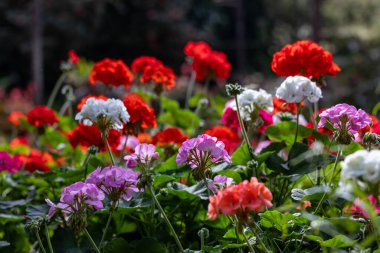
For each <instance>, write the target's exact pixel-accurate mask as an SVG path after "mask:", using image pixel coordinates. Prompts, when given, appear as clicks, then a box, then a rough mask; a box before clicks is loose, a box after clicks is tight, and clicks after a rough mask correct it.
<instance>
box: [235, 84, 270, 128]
mask: <svg viewBox="0 0 380 253" xmlns="http://www.w3.org/2000/svg"><path fill="white" fill-rule="evenodd" d="M237 100H238V103H239V108H240V113H241V115H242V117H243V119H244V120H246V121H250V120H251V114H252V112H253V111H254V110H255V109H256V108H260V109H265V110H268V111H271V110H273V102H272V95H271V94H269V93H268V92H266V91H265V90H263V89H259V90H258V91H257V90H251V89H246V90H244V91H243V92H242V93H241V94H239V95H238V97H237ZM231 107H232V108H233V109H234V110H236V104H235V103H233V104H232V106H231Z"/></svg>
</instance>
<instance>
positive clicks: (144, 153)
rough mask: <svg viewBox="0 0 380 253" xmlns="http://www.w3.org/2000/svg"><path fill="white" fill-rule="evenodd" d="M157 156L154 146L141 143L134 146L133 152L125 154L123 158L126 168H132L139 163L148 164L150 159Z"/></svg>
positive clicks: (154, 158)
mask: <svg viewBox="0 0 380 253" xmlns="http://www.w3.org/2000/svg"><path fill="white" fill-rule="evenodd" d="M157 158H158V153H157V152H156V147H155V146H154V145H152V144H146V143H142V144H139V145H137V146H136V148H135V152H134V153H133V154H131V155H127V156H125V157H124V160H125V161H126V163H125V165H126V166H127V167H128V168H131V169H134V168H137V167H138V166H139V165H141V164H143V165H146V166H149V164H150V163H151V162H152V160H156V159H157Z"/></svg>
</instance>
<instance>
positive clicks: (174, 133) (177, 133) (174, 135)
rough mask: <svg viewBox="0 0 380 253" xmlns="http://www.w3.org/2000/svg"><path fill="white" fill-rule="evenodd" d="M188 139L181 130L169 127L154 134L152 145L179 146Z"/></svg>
mask: <svg viewBox="0 0 380 253" xmlns="http://www.w3.org/2000/svg"><path fill="white" fill-rule="evenodd" d="M187 139H188V137H187V136H186V135H184V134H183V133H182V131H181V130H179V129H178V128H175V127H169V128H166V129H165V130H162V131H160V132H158V133H157V134H155V135H154V136H153V138H152V143H153V144H154V145H157V146H161V147H164V146H168V145H175V146H180V145H181V144H182V143H183V142H184V141H186V140H187Z"/></svg>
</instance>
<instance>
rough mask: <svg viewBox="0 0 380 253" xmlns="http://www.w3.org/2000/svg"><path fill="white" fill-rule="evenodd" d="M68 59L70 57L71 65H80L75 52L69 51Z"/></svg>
mask: <svg viewBox="0 0 380 253" xmlns="http://www.w3.org/2000/svg"><path fill="white" fill-rule="evenodd" d="M67 55H68V57H69V62H70V63H71V64H74V65H75V64H78V63H79V56H78V55H77V53H76V52H75V51H74V50H72V49H71V50H69V52H68V53H67Z"/></svg>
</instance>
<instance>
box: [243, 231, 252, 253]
mask: <svg viewBox="0 0 380 253" xmlns="http://www.w3.org/2000/svg"><path fill="white" fill-rule="evenodd" d="M242 234H243V237H244V240H245V242H246V243H247V245H248V248H249V250H250V251H251V252H252V253H255V250H254V249H253V247H252V245H251V243H250V242H249V240H248V238H247V236H246V235H245V233H244V231H243V232H242Z"/></svg>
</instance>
